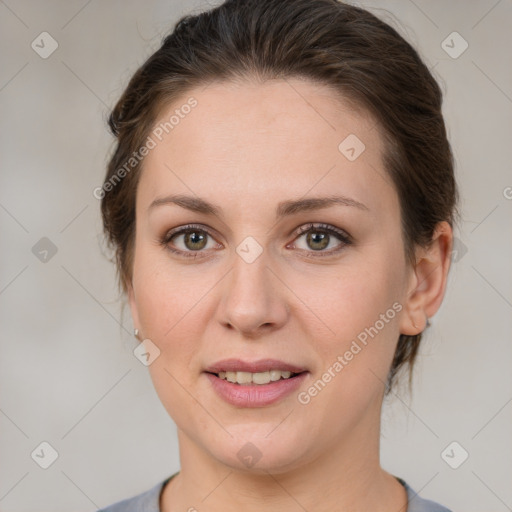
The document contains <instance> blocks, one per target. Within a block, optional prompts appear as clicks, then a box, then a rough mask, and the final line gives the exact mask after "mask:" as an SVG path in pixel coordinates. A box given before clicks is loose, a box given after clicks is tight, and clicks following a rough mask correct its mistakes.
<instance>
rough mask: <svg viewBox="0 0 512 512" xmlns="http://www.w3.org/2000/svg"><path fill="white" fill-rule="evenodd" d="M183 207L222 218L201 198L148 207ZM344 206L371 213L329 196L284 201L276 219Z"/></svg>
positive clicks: (162, 201)
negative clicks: (173, 205)
mask: <svg viewBox="0 0 512 512" xmlns="http://www.w3.org/2000/svg"><path fill="white" fill-rule="evenodd" d="M172 204H175V205H177V206H181V207H182V208H185V209H187V210H190V211H192V212H196V213H202V214H205V215H215V216H217V217H220V216H222V209H221V208H220V207H218V206H215V205H214V204H212V203H210V202H208V201H206V200H204V199H201V198H200V197H192V196H186V195H171V196H165V197H160V198H157V199H155V200H154V201H153V202H152V203H151V204H150V205H149V207H148V211H150V210H153V209H154V208H156V207H157V206H164V205H172ZM334 205H342V206H352V207H355V208H358V209H360V210H364V211H369V208H368V207H367V206H366V205H364V204H363V203H360V202H359V201H356V200H354V199H350V198H349V197H344V196H327V197H311V198H307V199H296V200H289V201H282V202H280V203H278V205H277V208H276V218H277V219H281V218H283V217H288V216H290V215H294V214H296V213H299V212H304V211H313V210H320V209H322V208H328V207H329V206H334Z"/></svg>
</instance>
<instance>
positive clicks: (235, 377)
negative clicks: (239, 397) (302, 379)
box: [219, 370, 292, 385]
mask: <svg viewBox="0 0 512 512" xmlns="http://www.w3.org/2000/svg"><path fill="white" fill-rule="evenodd" d="M291 375H292V372H288V371H281V370H269V371H267V372H259V373H250V372H219V378H220V379H225V380H227V381H228V382H233V383H235V384H242V385H247V384H268V383H269V382H275V381H278V380H279V379H289V378H290V376H291Z"/></svg>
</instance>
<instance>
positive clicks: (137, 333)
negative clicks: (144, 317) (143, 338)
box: [133, 329, 139, 339]
mask: <svg viewBox="0 0 512 512" xmlns="http://www.w3.org/2000/svg"><path fill="white" fill-rule="evenodd" d="M133 335H134V336H135V337H136V338H137V339H139V329H133Z"/></svg>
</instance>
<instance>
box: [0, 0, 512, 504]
mask: <svg viewBox="0 0 512 512" xmlns="http://www.w3.org/2000/svg"><path fill="white" fill-rule="evenodd" d="M358 5H362V6H364V7H366V8H368V9H369V10H370V11H372V12H373V13H375V14H376V15H378V16H379V17H381V18H383V19H384V20H385V21H387V22H388V23H390V24H391V25H392V26H394V27H395V28H396V29H397V30H398V31H399V32H400V33H401V34H402V35H404V37H406V39H407V40H409V41H410V42H411V43H412V44H413V45H414V46H415V47H416V48H418V49H419V51H420V54H421V55H422V57H423V58H424V59H425V61H426V62H427V64H428V65H429V67H431V68H432V69H433V72H434V74H435V76H436V78H437V79H438V80H439V81H440V83H441V85H442V88H443V91H444V92H445V103H444V112H445V115H446V122H447V126H448V130H449V137H450V140H451V142H452V146H453V150H454V154H455V158H456V172H457V178H458V181H459V185H460V191H461V195H462V198H463V201H462V205H461V206H462V221H461V223H460V226H459V227H458V229H457V233H456V236H457V240H458V241H457V244H458V245H457V253H456V254H454V264H453V268H452V270H451V273H450V278H449V288H448V291H447V295H446V298H445V301H444V304H443V306H442V309H441V311H440V312H439V313H438V314H437V315H436V316H435V317H434V318H433V325H432V327H431V328H430V330H429V332H428V334H427V336H426V338H425V341H424V343H423V345H422V349H421V357H420V360H419V363H418V366H417V371H416V373H415V377H414V394H413V395H412V396H410V395H408V394H407V393H406V392H405V391H403V390H401V391H397V393H396V395H393V396H391V397H390V399H389V400H387V401H386V404H385V407H384V411H383V428H382V464H383V466H384V468H386V469H387V470H388V471H390V472H392V473H393V474H395V475H397V476H400V477H402V478H404V479H405V480H406V481H407V482H408V483H409V484H410V485H411V486H412V487H413V488H414V489H415V490H416V491H418V492H420V494H421V495H422V496H424V497H426V498H429V499H433V500H436V501H439V502H440V503H442V504H444V505H446V506H448V507H449V508H451V509H452V510H453V511H454V512H456V511H464V512H477V511H483V510H485V511H488V512H489V511H496V512H505V511H507V510H512V485H511V482H512V436H511V435H510V432H512V429H511V425H512V375H511V374H512V372H511V371H510V368H511V361H512V345H511V343H510V342H511V332H512V315H511V312H512V286H511V283H512V266H511V264H510V263H511V261H512V236H511V231H512V230H511V219H512V217H511V213H512V188H511V187H512V174H511V162H512V144H511V141H512V123H511V121H512V67H511V65H510V54H511V50H512V35H511V30H510V27H511V24H512V2H510V0H501V1H496V0H471V1H467V0H466V1H463V0H452V1H450V2H445V1H443V0H429V1H427V0H415V1H412V0H385V1H377V0H374V1H373V2H372V1H366V0H365V1H363V2H360V3H358ZM208 6H209V5H208V3H207V2H206V1H204V0H197V1H191V0H190V1H188V0H187V1H185V0H181V1H170V0H166V1H164V0H149V1H142V0H123V1H121V0H104V1H100V0H89V1H87V0H68V1H64V0H60V1H58V0H54V1H51V0H46V1H36V0H32V1H29V0H5V1H0V41H1V44H2V51H1V66H0V109H1V110H0V111H1V117H0V123H1V128H0V130H1V132H0V133H1V138H0V159H1V160H0V161H1V175H0V176H1V178H0V180H1V181H0V226H1V252H0V257H1V266H0V308H1V313H0V315H1V316H0V333H1V357H0V510H1V511H9V512H33V511H42V510H45V511H55V512H59V511H69V510H75V511H84V512H86V511H93V510H95V509H96V508H97V507H100V506H105V505H107V504H110V503H112V502H114V501H116V500H119V499H122V498H126V497H129V496H132V495H134V494H137V493H140V492H142V491H144V490H147V489H149V488H150V487H152V486H153V485H155V484H156V483H157V482H159V481H160V480H162V479H164V478H165V477H167V476H169V475H171V474H172V473H174V472H175V471H176V470H178V469H179V459H178V446H177V441H176V427H175V425H174V423H173V421H172V420H171V419H170V418H169V416H168V415H167V413H166V411H165V410H164V408H163V406H162V405H161V403H160V401H159V399H158V397H157V396H156V393H155V391H154V390H153V387H152V383H151V380H150V378H149V374H148V369H147V368H146V367H145V366H143V365H142V364H141V363H140V362H139V360H138V359H136V358H135V357H134V355H133V353H132V351H133V349H134V348H135V347H136V346H137V342H136V341H135V340H134V338H133V337H132V323H131V318H130V315H129V310H128V309H126V310H125V314H124V316H123V317H121V303H120V301H119V300H118V299H119V297H118V293H117V290H116V286H115V272H114V267H113V265H112V264H111V263H110V262H109V260H108V258H107V254H105V252H104V249H103V244H102V235H101V223H100V215H99V201H98V200H97V199H96V198H95V197H94V196H93V190H94V188H95V187H97V186H99V185H101V183H102V179H103V176H104V172H105V163H106V161H107V157H108V155H109V152H110V150H111V148H112V144H113V141H112V138H111V136H110V135H109V133H108V131H107V129H106V122H105V119H106V116H107V114H108V111H109V108H111V107H112V106H113V105H114V103H115V101H116V100H117V98H118V97H119V95H120V94H121V92H122V90H123V88H124V87H125V85H126V84H127V81H128V79H129V78H130V76H131V75H132V73H133V72H134V71H135V70H136V68H137V67H138V66H139V65H140V64H142V62H143V61H144V60H145V59H146V58H147V57H148V56H149V55H150V54H151V53H152V52H153V51H154V50H156V49H157V47H158V46H159V43H160V41H161V39H162V37H163V36H164V34H166V33H167V32H168V31H170V30H171V29H172V27H173V25H174V23H175V22H176V21H177V19H178V18H179V17H180V16H182V15H184V14H186V13H189V12H199V11H200V10H203V9H204V8H207V7H208ZM43 32H46V33H47V34H43V35H41V34H42V33H43ZM454 32H457V34H453V33H454ZM41 39H43V41H44V43H41ZM443 41H444V42H443ZM466 44H467V45H468V47H467V48H466V49H465V51H464V52H463V53H461V54H460V55H458V54H459V53H460V52H461V51H462V50H463V49H464V48H465V46H466ZM52 45H53V46H52ZM55 45H58V47H57V48H56V49H55V51H54V52H53V53H51V55H45V52H50V51H51V50H52V49H53V47H55ZM43 57H46V58H43ZM454 442H455V443H456V444H452V443H454ZM41 443H49V445H50V446H48V445H46V444H43V445H41ZM53 450H55V454H56V455H57V458H56V460H55V461H54V462H53V464H51V465H50V466H49V467H48V468H47V469H43V468H42V467H41V464H42V463H43V462H42V459H43V458H44V457H46V461H49V460H50V459H51V457H52V454H53V453H54V452H53ZM466 452H467V459H466V460H464V462H463V463H460V462H461V460H462V459H463V458H464V457H465V456H466V455H465V453H466ZM43 453H44V457H43V455H42V454H43ZM38 454H39V457H38ZM48 457H50V459H48ZM447 461H448V462H449V463H450V464H451V465H452V466H454V465H455V466H456V465H458V467H457V468H456V469H454V468H453V467H451V466H450V464H449V463H448V462H447Z"/></svg>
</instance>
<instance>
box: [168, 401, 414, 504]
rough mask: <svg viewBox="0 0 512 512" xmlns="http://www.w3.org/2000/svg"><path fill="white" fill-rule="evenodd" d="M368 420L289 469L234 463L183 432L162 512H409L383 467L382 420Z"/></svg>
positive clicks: (404, 498)
mask: <svg viewBox="0 0 512 512" xmlns="http://www.w3.org/2000/svg"><path fill="white" fill-rule="evenodd" d="M379 416H380V411H379ZM365 424H366V425H369V426H370V427H368V428H364V425H360V426H357V428H354V429H352V431H351V435H350V436H347V437H346V438H345V439H344V440H343V441H342V442H339V443H337V444H336V445H335V446H333V447H332V449H329V450H325V451H324V453H322V455H320V456H316V457H315V456H312V457H311V458H310V460H308V461H301V463H300V464H297V465H296V466H295V467H292V468H291V469H289V470H286V471H283V470H282V469H280V470H277V469H274V468H264V467H262V469H255V470H254V471H250V472H249V471H247V470H239V469H236V468H233V467H229V466H227V465H225V464H223V463H221V462H219V461H218V460H216V459H214V458H212V457H211V455H210V454H208V453H207V452H205V451H204V450H203V449H202V448H201V447H200V446H198V445H197V444H196V443H195V442H194V441H193V440H192V439H190V438H189V437H188V436H187V435H186V434H185V433H184V432H183V431H182V430H178V439H179V446H180V461H181V470H180V473H179V474H178V475H176V476H175V477H174V478H173V479H172V480H171V481H170V482H169V484H168V485H167V486H166V487H165V489H164V492H163V493H162V497H161V510H162V512H171V511H174V510H201V509H203V508H205V507H206V508H207V509H208V510H209V511H211V512H217V511H218V512H231V511H235V510H236V511H239V510H244V511H247V512H262V511H266V510H269V511H270V510H280V511H283V512H287V511H297V510H300V509H301V508H302V509H303V510H315V511H317V512H324V511H326V512H327V511H329V512H331V511H332V510H337V511H340V512H345V511H349V510H350V511H351V512H356V511H361V512H363V511H367V510H373V511H375V512H387V511H389V510H394V511H400V512H405V511H406V510H407V494H406V492H405V488H404V487H403V486H402V485H401V484H400V482H398V480H396V479H395V478H394V477H393V476H392V475H390V474H389V473H387V472H386V471H384V470H383V469H382V468H381V467H380V462H379V436H380V434H379V432H380V418H379V419H378V421H377V424H378V427H379V428H375V421H374V419H373V421H368V422H366V423H365ZM372 425H373V428H372Z"/></svg>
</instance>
